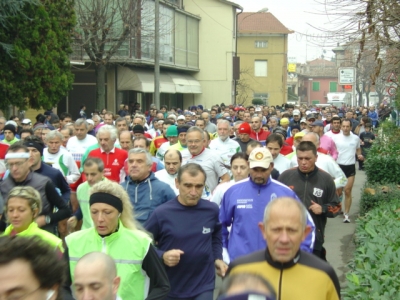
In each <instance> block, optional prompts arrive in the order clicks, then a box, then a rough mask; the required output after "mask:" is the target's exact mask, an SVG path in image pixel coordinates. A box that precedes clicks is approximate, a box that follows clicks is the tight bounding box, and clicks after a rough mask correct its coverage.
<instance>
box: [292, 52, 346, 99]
mask: <svg viewBox="0 0 400 300" xmlns="http://www.w3.org/2000/svg"><path fill="white" fill-rule="evenodd" d="M297 72H298V73H297V76H298V80H299V92H298V95H299V96H300V99H301V100H300V101H301V103H302V104H307V105H311V104H324V103H327V100H328V99H327V97H326V95H327V94H328V93H332V92H342V88H341V87H340V86H338V83H337V82H338V73H337V67H336V63H335V62H332V61H329V60H325V59H322V58H317V59H314V60H312V61H308V62H307V63H306V64H302V65H300V66H298V71H297Z"/></svg>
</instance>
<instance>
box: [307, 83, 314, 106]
mask: <svg viewBox="0 0 400 300" xmlns="http://www.w3.org/2000/svg"><path fill="white" fill-rule="evenodd" d="M312 80H313V79H312V78H308V106H310V105H311V81H312Z"/></svg>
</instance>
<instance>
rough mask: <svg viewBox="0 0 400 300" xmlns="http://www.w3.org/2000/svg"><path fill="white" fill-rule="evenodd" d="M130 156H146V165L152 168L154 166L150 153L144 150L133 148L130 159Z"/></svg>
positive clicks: (130, 151)
mask: <svg viewBox="0 0 400 300" xmlns="http://www.w3.org/2000/svg"><path fill="white" fill-rule="evenodd" d="M130 154H145V155H146V165H148V166H151V165H152V164H153V159H152V156H151V154H150V152H149V151H147V150H145V149H142V148H133V149H131V150H129V152H128V157H129V155H130Z"/></svg>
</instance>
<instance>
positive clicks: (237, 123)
mask: <svg viewBox="0 0 400 300" xmlns="http://www.w3.org/2000/svg"><path fill="white" fill-rule="evenodd" d="M243 123H244V122H243V121H236V122H235V123H233V126H236V125H241V124H243Z"/></svg>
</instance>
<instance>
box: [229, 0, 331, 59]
mask: <svg viewBox="0 0 400 300" xmlns="http://www.w3.org/2000/svg"><path fill="white" fill-rule="evenodd" d="M231 1H233V2H235V3H237V4H239V5H240V6H242V7H243V8H244V11H245V12H257V11H259V10H261V9H263V8H268V12H270V13H272V14H273V15H274V16H275V17H276V18H277V19H278V20H279V21H280V22H281V23H282V24H283V25H285V26H286V27H287V28H289V29H291V30H294V31H295V33H293V34H290V35H289V39H288V40H289V53H288V56H289V57H295V58H296V60H297V62H301V63H304V62H305V61H306V60H313V59H315V58H317V57H321V55H322V54H323V50H326V53H325V54H324V55H325V58H327V59H330V57H332V56H334V53H333V52H332V51H331V49H332V46H333V45H335V43H336V42H333V41H332V40H331V39H327V38H326V36H327V34H326V33H324V32H323V31H320V30H317V29H315V28H313V27H316V28H328V27H329V23H330V21H331V20H332V16H327V15H326V14H325V13H324V11H325V10H326V7H324V5H322V4H319V3H317V1H315V0H278V1H276V0H274V1H272V0H270V1H266V0H231ZM320 2H323V1H320Z"/></svg>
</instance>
